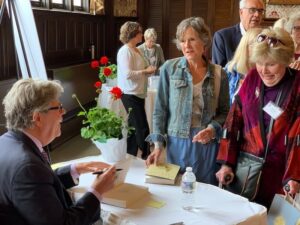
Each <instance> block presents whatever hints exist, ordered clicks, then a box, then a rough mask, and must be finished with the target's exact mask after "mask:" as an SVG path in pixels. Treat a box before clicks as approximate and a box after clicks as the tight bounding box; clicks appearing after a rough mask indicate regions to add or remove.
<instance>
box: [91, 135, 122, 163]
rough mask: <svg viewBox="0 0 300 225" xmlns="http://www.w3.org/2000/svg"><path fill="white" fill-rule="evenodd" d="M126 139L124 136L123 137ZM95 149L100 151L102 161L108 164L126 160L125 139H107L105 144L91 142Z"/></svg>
mask: <svg viewBox="0 0 300 225" xmlns="http://www.w3.org/2000/svg"><path fill="white" fill-rule="evenodd" d="M125 137H126V136H125ZM93 142H94V144H95V145H96V146H97V148H98V149H99V150H100V151H101V155H102V156H103V159H104V160H105V161H106V162H108V163H115V162H119V161H122V160H124V159H126V153H127V138H122V139H120V140H119V139H117V138H111V139H108V140H107V142H106V143H101V142H98V141H93Z"/></svg>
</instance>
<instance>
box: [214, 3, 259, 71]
mask: <svg viewBox="0 0 300 225" xmlns="http://www.w3.org/2000/svg"><path fill="white" fill-rule="evenodd" d="M239 6H240V23H239V24H236V25H234V26H232V27H227V28H224V29H221V30H219V31H217V32H216V33H215V34H214V37H213V45H212V61H213V63H215V64H219V65H221V66H222V67H225V65H226V64H227V62H228V61H230V60H231V59H232V57H233V54H234V52H235V49H236V48H237V46H238V44H239V42H240V40H241V38H242V36H243V35H244V34H245V33H246V31H247V30H248V29H250V28H253V27H258V26H260V23H261V21H262V18H263V14H264V2H263V1H262V0H241V1H240V4H239Z"/></svg>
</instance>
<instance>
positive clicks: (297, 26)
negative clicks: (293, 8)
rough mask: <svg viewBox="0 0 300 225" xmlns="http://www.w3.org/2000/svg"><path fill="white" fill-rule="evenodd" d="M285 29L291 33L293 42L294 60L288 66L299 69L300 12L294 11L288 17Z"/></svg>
mask: <svg viewBox="0 0 300 225" xmlns="http://www.w3.org/2000/svg"><path fill="white" fill-rule="evenodd" d="M285 29H286V30H287V31H288V32H289V33H290V34H291V36H292V38H293V40H294V44H295V54H294V58H295V60H294V61H293V62H292V63H291V64H290V67H291V68H293V69H296V70H300V12H295V13H294V14H292V15H291V16H290V17H289V19H288V21H287V23H286V26H285Z"/></svg>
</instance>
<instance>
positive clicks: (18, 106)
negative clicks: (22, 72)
mask: <svg viewBox="0 0 300 225" xmlns="http://www.w3.org/2000/svg"><path fill="white" fill-rule="evenodd" d="M62 92H63V87H62V86H61V84H60V82H59V81H57V80H52V81H51V80H33V79H21V80H18V81H17V82H16V83H14V85H13V86H12V88H11V89H10V90H9V92H8V93H7V94H6V96H5V97H4V99H3V102H2V104H3V105H4V115H5V118H6V127H7V129H9V130H14V131H17V130H23V129H25V128H30V127H32V126H33V122H32V116H33V113H34V112H47V110H48V108H49V105H50V103H51V102H52V101H55V100H56V99H58V98H59V97H60V95H61V93H62Z"/></svg>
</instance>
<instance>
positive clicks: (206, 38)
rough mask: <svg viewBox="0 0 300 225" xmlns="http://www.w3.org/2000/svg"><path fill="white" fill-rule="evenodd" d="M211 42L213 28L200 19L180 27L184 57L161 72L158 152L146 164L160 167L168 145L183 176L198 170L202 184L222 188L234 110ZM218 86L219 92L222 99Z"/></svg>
mask: <svg viewBox="0 0 300 225" xmlns="http://www.w3.org/2000/svg"><path fill="white" fill-rule="evenodd" d="M210 43H211V35H210V31H209V28H208V27H207V25H206V24H205V23H204V20H203V19H202V18H200V17H191V18H188V19H185V20H183V21H182V22H181V23H180V24H179V25H178V27H177V32H176V45H177V48H178V49H180V50H181V51H182V53H183V55H184V56H183V57H180V58H176V59H172V60H168V61H167V62H166V63H165V64H164V65H163V66H162V68H161V71H160V82H159V87H158V92H157V97H156V102H155V108H154V112H153V133H152V134H150V135H149V136H148V137H147V139H146V140H147V141H150V142H154V144H155V148H154V151H153V152H152V153H151V154H150V155H149V157H148V158H147V161H146V164H147V165H150V164H153V163H155V164H156V163H157V162H158V160H159V158H160V156H161V153H162V149H163V145H165V144H166V145H167V152H166V154H167V161H168V162H170V163H174V164H177V165H180V167H181V172H184V170H185V168H186V167H188V166H191V167H193V172H194V173H195V175H196V178H197V181H199V182H206V183H211V184H216V178H215V171H216V163H215V162H216V155H217V151H218V139H219V138H220V136H221V133H222V132H221V130H222V124H223V122H224V121H225V119H226V116H227V113H228V111H229V94H228V93H229V91H228V80H227V77H226V75H225V72H224V71H223V70H221V69H220V68H219V75H220V73H221V78H220V79H219V80H218V82H219V86H218V85H216V84H215V78H216V74H217V72H216V71H217V67H219V66H217V65H213V64H211V63H209V62H208V60H206V58H205V57H204V54H205V50H206V48H207V47H208V46H209V45H210ZM215 87H219V95H218V96H219V97H218V99H216V94H215V93H216V92H215Z"/></svg>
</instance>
